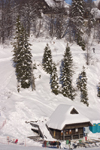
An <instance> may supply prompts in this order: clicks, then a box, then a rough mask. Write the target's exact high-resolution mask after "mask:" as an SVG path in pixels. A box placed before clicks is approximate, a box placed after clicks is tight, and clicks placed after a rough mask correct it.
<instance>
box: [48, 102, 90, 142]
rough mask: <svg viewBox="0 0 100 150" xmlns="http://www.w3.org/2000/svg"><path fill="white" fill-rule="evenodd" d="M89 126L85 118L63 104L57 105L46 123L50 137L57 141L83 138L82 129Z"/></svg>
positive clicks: (71, 107)
mask: <svg viewBox="0 0 100 150" xmlns="http://www.w3.org/2000/svg"><path fill="white" fill-rule="evenodd" d="M89 126H92V124H91V122H90V120H89V119H88V118H87V117H85V116H84V115H82V114H81V113H80V112H79V111H78V110H76V108H75V107H74V106H71V105H65V104H61V105H59V106H58V107H57V108H56V110H55V111H54V112H53V114H52V115H51V117H50V119H49V121H48V122H47V127H48V129H49V131H50V133H51V135H52V137H53V138H55V139H58V140H67V139H80V138H83V136H84V128H85V127H89Z"/></svg>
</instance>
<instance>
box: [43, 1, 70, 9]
mask: <svg viewBox="0 0 100 150" xmlns="http://www.w3.org/2000/svg"><path fill="white" fill-rule="evenodd" d="M56 1H61V2H63V0H56ZM45 2H46V3H47V4H48V5H49V6H50V7H55V6H56V5H55V1H54V0H45ZM64 7H65V8H69V4H67V3H66V2H65V1H64Z"/></svg>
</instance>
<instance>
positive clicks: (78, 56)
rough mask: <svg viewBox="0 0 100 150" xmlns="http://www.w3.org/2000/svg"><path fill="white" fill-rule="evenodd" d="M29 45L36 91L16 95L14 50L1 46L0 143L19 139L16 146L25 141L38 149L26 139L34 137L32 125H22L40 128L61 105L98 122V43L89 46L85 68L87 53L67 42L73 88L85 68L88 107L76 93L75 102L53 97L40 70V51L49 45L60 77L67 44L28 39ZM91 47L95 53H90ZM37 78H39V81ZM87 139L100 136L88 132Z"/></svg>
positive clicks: (99, 71) (99, 105) (44, 74)
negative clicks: (38, 126)
mask: <svg viewBox="0 0 100 150" xmlns="http://www.w3.org/2000/svg"><path fill="white" fill-rule="evenodd" d="M30 43H31V44H32V46H31V49H32V55H33V58H32V59H33V63H36V66H37V69H35V70H34V76H35V84H36V90H35V91H32V90H31V88H29V89H21V91H20V92H19V93H18V92H17V80H16V75H15V68H14V66H13V61H12V55H13V47H12V45H10V44H6V45H0V141H1V139H5V140H6V138H7V137H10V138H11V139H18V142H19V143H21V142H23V141H25V139H26V140H27V144H29V145H31V146H41V144H40V143H38V142H34V141H33V140H30V139H29V138H27V137H29V136H34V135H35V133H33V132H32V131H31V128H32V126H31V125H30V124H29V123H25V122H26V121H27V122H30V121H37V122H38V123H39V125H40V126H41V128H42V127H43V126H44V125H45V124H46V122H47V121H48V120H49V117H50V116H51V115H52V114H53V112H54V111H55V109H56V108H57V107H58V106H59V105H60V104H66V105H72V106H73V107H75V108H76V109H77V110H79V112H80V113H81V115H84V116H85V117H87V118H89V120H91V121H92V122H94V123H95V122H99V121H100V98H98V97H97V85H98V83H99V82H100V44H98V43H96V42H95V41H93V43H92V45H91V46H90V55H91V57H90V58H91V59H90V65H89V66H87V65H86V59H85V56H86V52H85V51H82V49H81V48H80V47H79V46H77V45H76V44H70V43H69V46H70V48H71V52H72V56H73V64H74V65H73V69H74V75H73V86H74V87H75V88H76V79H77V77H78V75H79V73H80V72H81V71H82V67H83V66H85V70H86V74H87V78H88V81H87V89H88V98H89V107H87V106H86V105H84V104H83V103H81V102H80V92H78V91H77V96H76V98H75V100H74V101H72V100H70V99H68V98H66V97H64V96H62V95H61V94H59V95H54V94H53V93H52V92H51V89H50V84H49V82H50V76H49V74H47V73H46V72H44V71H43V69H42V57H43V52H44V48H45V46H46V44H47V43H48V44H49V46H50V48H51V51H52V59H53V61H54V62H55V63H56V64H57V69H58V75H59V74H60V64H61V59H63V55H64V51H65V48H66V45H67V41H66V40H64V39H62V40H56V39H45V38H39V39H35V38H34V37H31V39H30ZM93 47H94V48H95V53H93V50H92V49H93ZM40 75H41V78H39V76H40ZM76 89H77V88H76ZM59 116H60V114H59ZM55 119H56V118H55ZM46 134H47V135H46ZM44 135H45V136H47V140H49V138H50V135H48V133H47V132H46V128H45V131H44ZM89 137H90V138H95V139H98V138H100V133H97V134H92V133H91V132H90V133H89ZM0 147H2V149H3V147H5V146H3V145H2V146H1V145H0ZM4 149H6V148H4ZM9 149H10V148H9ZM9 149H8V150H9ZM15 149H16V148H15ZM19 149H20V148H19ZM34 149H35V148H34ZM99 149H100V147H99ZM0 150H1V149H0ZM93 150H94V149H93Z"/></svg>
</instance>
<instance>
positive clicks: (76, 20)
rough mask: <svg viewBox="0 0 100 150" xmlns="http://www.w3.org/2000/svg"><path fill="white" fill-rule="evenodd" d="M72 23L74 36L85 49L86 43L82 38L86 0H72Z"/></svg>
mask: <svg viewBox="0 0 100 150" xmlns="http://www.w3.org/2000/svg"><path fill="white" fill-rule="evenodd" d="M70 24H71V27H72V32H73V34H74V38H75V40H76V42H77V44H78V45H80V46H81V47H82V49H83V50H85V43H84V41H83V40H82V28H83V24H84V0H72V5H71V8H70Z"/></svg>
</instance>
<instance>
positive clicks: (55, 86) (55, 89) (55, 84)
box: [50, 63, 59, 95]
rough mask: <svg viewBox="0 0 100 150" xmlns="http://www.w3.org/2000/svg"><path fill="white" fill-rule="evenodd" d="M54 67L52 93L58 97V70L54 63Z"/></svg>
mask: <svg viewBox="0 0 100 150" xmlns="http://www.w3.org/2000/svg"><path fill="white" fill-rule="evenodd" d="M52 65H53V66H52V73H51V76H50V84H51V89H52V92H53V93H54V94H56V95H57V94H58V93H59V90H58V88H59V85H58V75H57V68H56V65H55V64H54V63H53V64H52Z"/></svg>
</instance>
